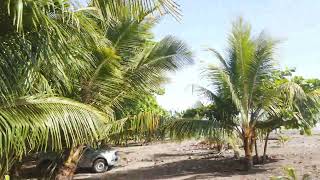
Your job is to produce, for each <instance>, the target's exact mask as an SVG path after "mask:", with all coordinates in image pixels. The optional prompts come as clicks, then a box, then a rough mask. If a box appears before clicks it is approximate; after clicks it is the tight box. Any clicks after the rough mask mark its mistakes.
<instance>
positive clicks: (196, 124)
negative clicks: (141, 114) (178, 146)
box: [165, 119, 226, 139]
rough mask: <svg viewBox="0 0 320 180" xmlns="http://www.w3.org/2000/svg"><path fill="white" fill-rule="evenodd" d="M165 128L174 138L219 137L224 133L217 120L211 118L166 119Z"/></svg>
mask: <svg viewBox="0 0 320 180" xmlns="http://www.w3.org/2000/svg"><path fill="white" fill-rule="evenodd" d="M165 129H166V131H167V132H169V135H170V137H172V138H174V139H185V138H194V137H196V138H200V137H216V136H217V137H219V136H221V134H223V133H226V131H225V129H223V127H222V126H221V125H220V124H219V123H218V122H216V121H212V120H190V119H179V120H172V121H168V123H167V124H166V125H165Z"/></svg>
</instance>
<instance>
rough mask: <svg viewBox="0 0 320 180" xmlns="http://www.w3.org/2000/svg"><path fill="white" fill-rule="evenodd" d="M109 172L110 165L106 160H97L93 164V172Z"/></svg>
mask: <svg viewBox="0 0 320 180" xmlns="http://www.w3.org/2000/svg"><path fill="white" fill-rule="evenodd" d="M107 170H108V164H107V163H106V161H105V160H104V159H97V160H95V161H94V162H93V171H94V172H96V173H102V172H105V171H107Z"/></svg>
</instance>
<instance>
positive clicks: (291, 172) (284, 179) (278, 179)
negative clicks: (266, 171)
mask: <svg viewBox="0 0 320 180" xmlns="http://www.w3.org/2000/svg"><path fill="white" fill-rule="evenodd" d="M283 171H284V172H285V174H286V175H285V176H272V177H270V180H298V179H299V178H298V175H297V173H296V170H295V169H294V168H293V167H291V166H286V167H284V168H283ZM301 180H311V177H310V174H304V175H303V176H302V178H301Z"/></svg>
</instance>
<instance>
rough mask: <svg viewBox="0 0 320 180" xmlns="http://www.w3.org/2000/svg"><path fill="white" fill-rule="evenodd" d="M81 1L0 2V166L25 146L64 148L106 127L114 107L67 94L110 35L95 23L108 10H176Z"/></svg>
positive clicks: (165, 4)
mask: <svg viewBox="0 0 320 180" xmlns="http://www.w3.org/2000/svg"><path fill="white" fill-rule="evenodd" d="M79 4H80V3H77V2H76V1H57V0H49V1H48V0H46V1H43V0H37V1H27V0H4V1H1V2H0V19H1V20H0V26H1V27H2V28H1V30H0V39H1V41H0V46H1V51H0V71H1V77H0V83H1V87H0V103H1V105H0V109H1V123H0V124H1V136H0V141H1V143H2V144H1V147H0V159H1V167H0V169H1V173H5V172H7V171H8V170H9V169H10V166H11V165H12V163H13V162H14V161H15V160H17V159H19V158H21V157H22V156H23V155H25V154H26V153H27V152H30V151H42V150H61V149H62V148H65V147H71V146H76V145H78V144H83V143H88V142H93V141H97V140H99V139H101V138H102V137H103V136H105V135H106V134H107V133H106V132H105V131H106V129H110V128H108V125H109V124H110V123H111V120H112V119H113V117H112V112H110V111H106V110H105V111H104V112H107V113H102V112H101V111H100V110H98V109H96V108H93V107H92V106H90V105H85V104H82V103H79V102H77V101H74V100H70V99H67V98H64V97H69V98H72V99H76V98H74V97H75V94H74V92H76V90H77V89H78V87H76V86H74V84H77V82H79V80H77V78H78V77H80V76H81V77H82V78H83V79H88V77H91V75H92V72H93V71H92V70H94V69H95V67H96V64H95V62H96V54H95V53H94V52H95V51H96V50H97V49H99V47H102V46H103V47H106V44H108V42H109V40H108V39H107V38H106V37H105V36H104V32H105V31H104V30H105V29H101V28H100V27H101V26H103V27H104V28H107V27H109V26H110V24H112V23H113V22H112V20H113V19H112V18H109V17H113V16H114V15H115V14H119V13H120V12H122V9H121V7H123V6H130V7H132V8H131V9H133V10H135V12H139V11H148V10H154V11H157V12H160V13H171V14H173V15H174V16H175V17H180V16H179V10H178V8H177V5H176V4H175V3H174V2H173V1H171V0H165V1H152V0H136V1H126V0H124V1H103V0H93V1H90V2H89V6H88V7H85V8H79V6H80V5H79ZM97 19H99V20H100V21H97ZM101 22H103V24H98V23H101ZM61 96H63V97H61ZM76 100H78V99H76ZM111 124H112V123H111Z"/></svg>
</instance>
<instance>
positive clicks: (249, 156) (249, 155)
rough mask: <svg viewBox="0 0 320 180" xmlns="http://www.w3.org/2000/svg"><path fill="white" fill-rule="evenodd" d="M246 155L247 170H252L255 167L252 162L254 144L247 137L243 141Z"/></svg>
mask: <svg viewBox="0 0 320 180" xmlns="http://www.w3.org/2000/svg"><path fill="white" fill-rule="evenodd" d="M243 146H244V153H245V169H246V170H250V169H252V167H253V160H252V142H251V137H250V136H245V137H244V139H243Z"/></svg>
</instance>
